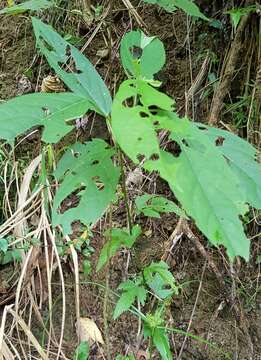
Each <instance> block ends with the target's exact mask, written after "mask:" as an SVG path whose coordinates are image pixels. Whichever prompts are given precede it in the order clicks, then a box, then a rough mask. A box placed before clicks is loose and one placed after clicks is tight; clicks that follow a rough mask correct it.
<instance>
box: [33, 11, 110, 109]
mask: <svg viewBox="0 0 261 360" xmlns="http://www.w3.org/2000/svg"><path fill="white" fill-rule="evenodd" d="M32 22H33V28H34V32H35V36H36V41H37V46H38V47H39V49H40V50H41V52H42V53H43V54H44V56H45V57H46V59H47V61H48V62H49V64H50V66H51V67H52V68H53V69H54V70H55V72H56V74H57V75H58V76H59V77H60V78H61V79H62V80H63V81H64V82H65V84H66V85H67V86H68V87H69V88H70V89H71V90H72V91H73V92H74V93H75V94H78V95H81V96H84V97H86V98H87V99H88V100H89V101H90V102H91V103H92V104H93V106H94V107H95V109H96V110H97V111H98V112H100V113H101V114H103V115H105V116H107V115H108V114H109V113H110V111H111V96H110V93H109V90H108V88H107V86H106V85H105V83H104V81H103V80H102V78H101V77H100V75H99V74H98V72H97V71H96V70H95V68H94V66H93V65H92V64H91V63H90V62H89V60H87V59H86V57H85V56H84V55H83V54H82V53H81V52H80V51H79V50H78V49H77V48H76V47H74V46H73V45H71V44H70V43H69V42H67V41H66V40H64V39H63V38H62V37H61V36H60V35H59V34H58V33H57V32H55V31H54V30H53V29H52V27H51V26H49V25H46V24H44V23H43V22H42V21H40V20H39V19H36V18H32ZM70 69H72V71H71V70H70Z"/></svg>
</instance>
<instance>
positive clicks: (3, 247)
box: [0, 239, 9, 253]
mask: <svg viewBox="0 0 261 360" xmlns="http://www.w3.org/2000/svg"><path fill="white" fill-rule="evenodd" d="M8 246H9V244H8V241H7V240H6V239H0V251H2V252H3V253H6V252H7V250H8Z"/></svg>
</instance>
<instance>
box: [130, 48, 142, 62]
mask: <svg viewBox="0 0 261 360" xmlns="http://www.w3.org/2000/svg"><path fill="white" fill-rule="evenodd" d="M129 50H130V52H131V54H132V56H133V58H134V59H140V58H141V55H142V49H141V48H140V47H139V46H132V47H130V48H129Z"/></svg>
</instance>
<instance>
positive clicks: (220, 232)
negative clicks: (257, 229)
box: [112, 80, 249, 259]
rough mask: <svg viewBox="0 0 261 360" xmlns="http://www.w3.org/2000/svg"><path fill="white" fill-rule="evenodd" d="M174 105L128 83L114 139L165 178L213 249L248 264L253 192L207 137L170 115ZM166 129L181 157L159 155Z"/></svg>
mask: <svg viewBox="0 0 261 360" xmlns="http://www.w3.org/2000/svg"><path fill="white" fill-rule="evenodd" d="M129 97H132V98H139V104H137V105H135V106H132V107H131V106H128V102H126V100H127V99H128V98H129ZM171 105H172V102H171V99H169V98H168V97H167V96H166V95H164V94H161V93H160V92H158V91H157V90H155V89H153V88H151V87H150V86H149V85H148V84H147V83H145V82H144V81H143V82H142V80H138V81H131V80H128V81H126V82H125V83H123V84H122V86H121V87H120V89H119V91H118V93H117V94H116V97H115V99H114V103H113V107H112V130H113V133H114V136H115V138H116V139H117V140H118V143H119V145H120V147H121V148H122V150H123V151H124V152H125V153H126V154H127V155H128V156H129V157H130V158H131V159H132V160H133V161H134V162H135V163H136V164H139V163H140V161H141V160H142V159H143V167H144V168H145V169H146V170H148V171H158V172H159V173H160V175H161V177H162V178H163V179H165V180H166V181H167V182H168V183H169V185H170V187H171V189H172V191H173V192H174V194H175V196H176V198H177V199H178V201H179V202H180V203H181V205H182V207H183V209H184V210H185V211H186V213H187V214H188V215H190V216H191V217H193V219H194V220H195V222H196V224H197V226H198V227H199V229H200V230H201V231H202V232H203V233H204V234H205V235H206V236H207V237H208V239H209V240H210V241H211V242H212V243H213V244H214V245H224V246H225V247H226V249H227V252H228V255H229V257H230V258H231V259H233V258H234V257H235V256H237V255H239V256H242V257H244V258H245V259H248V257H249V241H248V240H247V239H246V236H245V234H244V229H243V226H242V223H241V221H240V220H239V216H240V215H244V214H245V213H246V212H247V211H248V207H247V206H246V203H247V199H248V197H249V195H246V193H247V192H248V189H247V188H245V187H244V186H243V185H242V184H241V183H240V180H239V178H238V177H237V176H236V175H235V173H234V172H233V171H232V169H231V167H230V166H229V164H228V162H227V160H226V159H225V158H224V156H223V155H222V154H221V153H220V151H219V149H218V147H217V146H215V144H213V143H212V142H211V141H210V139H209V137H208V136H207V134H205V132H204V131H201V130H200V129H198V127H197V125H196V124H194V123H192V122H190V121H188V120H187V119H180V118H179V117H178V116H177V114H175V113H171V112H170V111H169V109H171ZM164 110H165V111H164ZM166 110H168V111H166ZM162 129H164V130H167V131H168V132H170V139H171V140H172V141H173V142H174V143H176V147H179V151H178V154H175V153H174V154H171V153H170V152H167V151H163V150H160V146H159V141H158V136H157V132H158V131H159V130H162Z"/></svg>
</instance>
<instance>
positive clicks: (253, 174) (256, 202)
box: [198, 124, 261, 209]
mask: <svg viewBox="0 0 261 360" xmlns="http://www.w3.org/2000/svg"><path fill="white" fill-rule="evenodd" d="M198 127H199V129H200V130H203V131H204V132H205V134H206V135H207V136H208V137H209V138H210V140H211V141H212V143H213V144H215V145H216V147H217V149H218V150H219V151H220V152H221V153H222V154H223V155H224V157H225V158H226V159H227V163H228V165H229V166H230V168H231V169H232V171H233V172H234V173H235V174H236V176H238V178H239V180H240V184H241V188H242V189H246V194H245V195H246V200H247V202H248V203H249V204H250V205H252V206H253V207H255V208H257V209H261V165H260V163H258V162H257V151H256V149H255V148H254V147H253V146H252V145H251V144H249V143H248V142H246V141H245V140H243V139H241V138H240V137H239V136H236V135H234V134H233V133H230V132H228V131H225V130H221V129H216V128H212V127H208V126H205V125H202V124H198Z"/></svg>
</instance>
